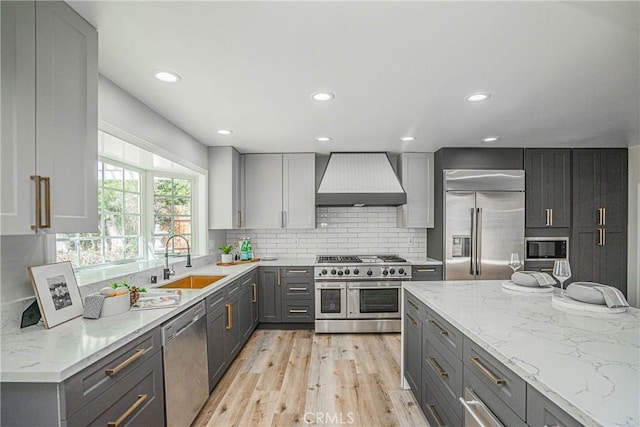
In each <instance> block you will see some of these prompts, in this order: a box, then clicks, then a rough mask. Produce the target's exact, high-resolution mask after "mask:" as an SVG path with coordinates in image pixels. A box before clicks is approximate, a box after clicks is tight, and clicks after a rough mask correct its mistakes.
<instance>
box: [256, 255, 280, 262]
mask: <svg viewBox="0 0 640 427" xmlns="http://www.w3.org/2000/svg"><path fill="white" fill-rule="evenodd" d="M260 259H261V260H262V261H275V260H277V259H278V257H277V256H275V255H264V256H261V257H260Z"/></svg>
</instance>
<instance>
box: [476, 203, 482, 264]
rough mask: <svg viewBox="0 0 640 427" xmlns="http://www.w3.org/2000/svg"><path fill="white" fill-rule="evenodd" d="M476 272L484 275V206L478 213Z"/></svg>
mask: <svg viewBox="0 0 640 427" xmlns="http://www.w3.org/2000/svg"><path fill="white" fill-rule="evenodd" d="M476 234H477V237H476V274H477V275H478V276H480V275H482V208H478V213H477V214H476Z"/></svg>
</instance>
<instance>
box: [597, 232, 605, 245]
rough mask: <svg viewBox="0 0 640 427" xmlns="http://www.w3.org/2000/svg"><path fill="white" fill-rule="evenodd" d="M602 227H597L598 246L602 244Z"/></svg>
mask: <svg viewBox="0 0 640 427" xmlns="http://www.w3.org/2000/svg"><path fill="white" fill-rule="evenodd" d="M602 236H603V233H602V228H598V246H604V241H603V237H602Z"/></svg>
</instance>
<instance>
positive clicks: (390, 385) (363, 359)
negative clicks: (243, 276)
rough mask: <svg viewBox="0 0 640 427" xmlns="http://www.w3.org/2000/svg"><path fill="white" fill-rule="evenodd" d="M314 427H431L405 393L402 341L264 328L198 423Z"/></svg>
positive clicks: (397, 336)
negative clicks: (314, 426)
mask: <svg viewBox="0 0 640 427" xmlns="http://www.w3.org/2000/svg"><path fill="white" fill-rule="evenodd" d="M309 425H316V426H318V425H322V426H367V427H373V426H384V427H386V426H428V423H427V420H426V419H425V417H424V415H423V414H422V412H421V410H420V408H419V406H418V403H417V402H416V400H415V398H414V397H413V395H412V394H411V391H409V390H403V389H401V388H400V334H336V335H327V334H318V335H316V334H314V333H313V331H301V330H297V331H282V330H265V329H258V330H256V331H255V332H254V334H253V336H252V337H251V338H250V339H249V342H248V343H247V345H246V346H245V347H244V349H243V350H242V352H241V353H240V354H239V355H238V357H237V358H236V360H235V361H234V362H233V364H232V365H231V366H230V367H229V369H228V371H227V373H226V374H225V375H224V377H223V378H222V380H220V383H219V384H218V385H217V386H216V388H215V389H214V391H213V393H211V395H210V396H209V400H208V401H207V403H206V404H205V406H204V407H203V408H202V410H201V411H200V414H199V415H198V417H197V418H196V420H195V421H194V424H193V426H195V427H203V426H208V427H219V426H220V427H223V426H239V427H248V426H283V427H288V426H309Z"/></svg>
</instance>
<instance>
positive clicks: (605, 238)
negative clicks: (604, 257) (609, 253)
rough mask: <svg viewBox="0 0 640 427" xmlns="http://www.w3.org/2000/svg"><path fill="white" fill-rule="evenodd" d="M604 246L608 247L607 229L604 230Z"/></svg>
mask: <svg viewBox="0 0 640 427" xmlns="http://www.w3.org/2000/svg"><path fill="white" fill-rule="evenodd" d="M602 246H607V229H606V228H603V229H602Z"/></svg>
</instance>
